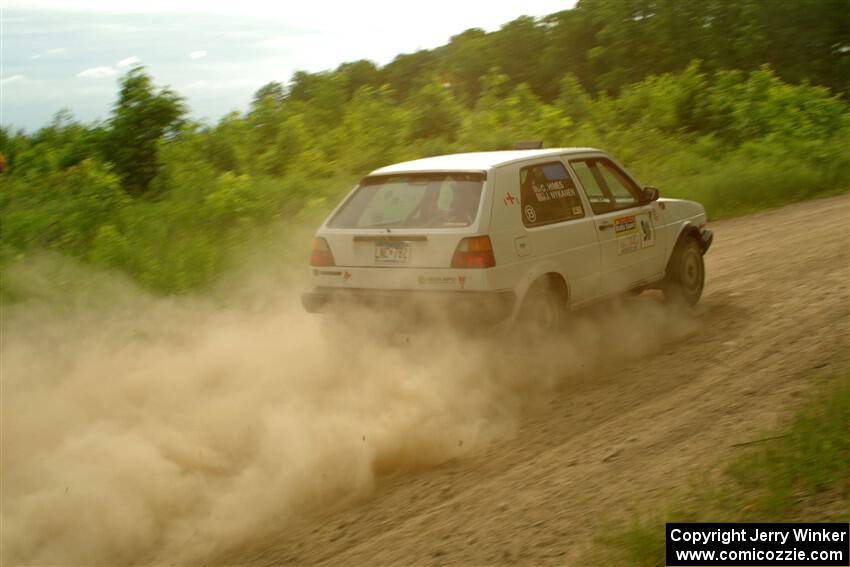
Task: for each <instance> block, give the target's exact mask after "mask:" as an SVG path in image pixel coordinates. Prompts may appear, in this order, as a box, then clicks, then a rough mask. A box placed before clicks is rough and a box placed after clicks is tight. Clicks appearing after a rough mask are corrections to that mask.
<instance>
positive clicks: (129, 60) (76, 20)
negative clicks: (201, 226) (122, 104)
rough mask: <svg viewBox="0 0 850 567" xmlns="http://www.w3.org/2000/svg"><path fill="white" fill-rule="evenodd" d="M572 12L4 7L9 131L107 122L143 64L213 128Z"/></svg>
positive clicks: (542, 7)
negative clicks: (283, 87)
mask: <svg viewBox="0 0 850 567" xmlns="http://www.w3.org/2000/svg"><path fill="white" fill-rule="evenodd" d="M573 4H574V2H573V1H570V0H566V1H564V0H561V1H554V0H526V1H525V2H522V3H519V2H480V1H475V2H451V1H448V0H432V1H430V2H427V3H425V2H422V3H407V2H386V1H381V2H379V1H375V0H371V1H361V2H329V1H326V0H318V1H313V2H300V3H298V4H297V5H296V4H294V3H293V4H289V3H285V2H280V3H278V4H270V3H268V2H261V1H259V0H242V1H241V2H228V3H221V4H216V3H210V2H199V1H196V0H185V1H176V0H175V1H171V2H169V1H167V0H148V1H146V2H137V1H134V0H129V1H124V2H119V1H117V0H115V1H105V0H78V1H75V2H73V3H71V2H64V1H61V0H27V1H21V0H3V8H2V9H1V11H2V13H0V18H2V34H0V38H2V56H0V62H1V63H2V68H0V124H2V125H4V126H13V127H23V128H26V129H27V130H35V129H37V128H39V127H41V126H43V125H44V124H46V123H47V122H48V121H49V120H50V119H51V117H52V116H53V115H54V114H55V113H56V112H57V111H59V110H60V109H63V108H67V109H70V110H71V111H72V113H73V114H74V116H75V117H77V118H78V119H80V120H82V121H84V122H90V121H94V120H98V119H105V118H107V117H108V116H109V112H110V109H111V107H112V105H113V103H114V101H115V97H116V94H117V90H118V86H117V85H118V80H119V78H120V76H121V75H122V74H123V73H125V72H126V71H127V70H128V69H129V68H131V67H132V66H133V65H136V64H142V65H145V66H146V67H147V70H148V72H149V73H151V74H152V75H153V77H154V79H155V81H156V82H157V83H158V84H160V85H169V86H171V87H172V88H173V89H175V90H176V91H177V92H179V93H180V94H181V95H183V96H185V97H186V98H187V99H188V103H189V107H190V109H191V113H192V116H193V117H195V118H200V119H206V120H208V121H215V120H218V119H219V118H220V117H221V116H223V115H224V114H225V113H227V112H229V111H231V110H239V111H244V110H246V109H247V107H248V105H249V103H250V100H251V96H252V95H253V93H254V92H255V91H256V90H257V88H259V87H260V86H262V85H264V84H266V83H268V82H270V81H281V82H286V81H287V80H288V79H289V78H290V77H291V75H292V73H293V72H295V71H296V70H300V69H303V70H307V71H321V70H324V69H332V68H335V67H336V66H338V65H339V64H340V63H343V62H346V61H354V60H357V59H371V60H372V61H375V62H376V63H378V64H381V65H383V64H386V63H388V62H389V61H391V60H392V59H393V57H395V56H396V55H397V54H399V53H406V52H411V51H415V50H416V49H421V48H433V47H436V46H439V45H442V44H444V43H446V42H447V41H448V40H449V38H450V37H451V36H452V35H455V34H457V33H460V32H462V31H463V30H465V29H468V28H470V27H480V28H484V29H487V30H488V31H489V30H495V29H498V28H499V26H501V25H502V24H504V23H506V22H508V21H510V20H512V19H514V18H516V17H518V16H521V15H523V14H527V15H531V16H543V15H546V14H550V13H553V12H557V11H559V10H563V9H567V8H571V7H572V5H573Z"/></svg>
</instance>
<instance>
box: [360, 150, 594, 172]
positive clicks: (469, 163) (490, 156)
mask: <svg viewBox="0 0 850 567" xmlns="http://www.w3.org/2000/svg"><path fill="white" fill-rule="evenodd" d="M599 151H601V150H598V149H596V148H547V149H545V150H505V151H496V152H470V153H465V154H449V155H445V156H434V157H428V158H422V159H415V160H412V161H404V162H401V163H396V164H393V165H388V166H386V167H382V168H379V169H376V170H375V171H373V172H372V173H370V174H369V175H386V174H388V173H413V172H428V171H486V170H488V169H490V168H492V167H495V166H497V165H504V164H506V163H511V162H515V161H522V160H527V159H532V158H538V157H546V156H559V155H564V154H575V153H583V152H599Z"/></svg>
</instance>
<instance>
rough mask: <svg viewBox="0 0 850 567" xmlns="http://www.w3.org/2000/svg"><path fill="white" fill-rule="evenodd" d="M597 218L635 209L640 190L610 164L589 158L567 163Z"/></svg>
mask: <svg viewBox="0 0 850 567" xmlns="http://www.w3.org/2000/svg"><path fill="white" fill-rule="evenodd" d="M570 165H571V166H572V168H573V170H574V171H575V172H576V175H577V176H578V178H579V181H581V184H582V187H584V190H585V193H587V198H588V200H589V201H590V206H591V208H592V209H593V212H594V213H596V214H602V213H607V212H611V211H618V210H620V209H628V208H631V207H636V206H638V205H639V204H640V202H641V200H640V195H641V192H640V189H639V188H638V187H637V185H635V183H634V182H633V181H632V180H631V179H629V177H628V176H627V175H626V174H625V173H624V172H623V171H622V170H621V169H620V168H619V167H617V166H616V165H614V163H613V162H612V161H611V160H608V159H605V158H590V159H582V160H574V161H570Z"/></svg>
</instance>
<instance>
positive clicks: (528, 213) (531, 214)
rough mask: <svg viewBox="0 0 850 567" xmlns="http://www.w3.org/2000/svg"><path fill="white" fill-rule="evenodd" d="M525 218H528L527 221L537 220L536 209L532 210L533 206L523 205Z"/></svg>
mask: <svg viewBox="0 0 850 567" xmlns="http://www.w3.org/2000/svg"><path fill="white" fill-rule="evenodd" d="M524 210H525V218H527V219H528V222H530V223H534V221H536V220H537V211H535V210H534V207H532V206H531V205H526V206H525V209H524Z"/></svg>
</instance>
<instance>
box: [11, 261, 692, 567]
mask: <svg viewBox="0 0 850 567" xmlns="http://www.w3.org/2000/svg"><path fill="white" fill-rule="evenodd" d="M57 266H58V267H57ZM5 277H6V280H7V282H9V281H11V284H12V285H17V286H19V287H23V288H26V290H27V293H28V297H29V298H28V299H26V300H24V301H19V302H17V303H11V304H9V305H6V306H5V307H4V312H3V322H2V323H3V325H2V326H3V328H2V330H3V336H2V453H3V454H2V491H3V492H2V494H3V497H2V510H0V513H2V517H1V518H0V519H1V520H2V542H0V543H2V557H0V560H2V561H1V562H2V563H3V564H4V565H26V564H30V565H36V564H37V565H83V564H86V565H92V564H110V565H132V564H164V563H175V562H176V563H181V564H191V563H192V562H193V561H194V562H197V561H198V560H199V558H200V557H202V556H205V557H210V556H214V554H215V551H216V549H220V548H223V547H227V546H229V545H233V544H235V543H238V542H239V541H240V540H241V539H246V538H248V537H250V536H253V535H256V534H258V533H260V532H262V531H263V530H269V529H277V530H279V529H282V527H283V526H285V525H286V524H287V523H288V522H291V521H293V520H294V519H297V518H301V517H303V516H304V515H305V514H309V513H315V512H316V511H317V510H322V509H326V508H327V507H329V506H341V505H345V504H346V503H350V502H352V501H355V500H357V499H362V498H364V497H367V496H368V494H369V493H370V491H371V490H372V488H373V487H374V485H375V482H376V480H377V479H378V478H379V477H380V476H381V475H383V474H387V473H390V472H395V471H404V470H411V469H415V468H417V467H427V466H433V465H435V464H438V463H440V462H444V461H446V460H448V459H453V458H457V457H462V456H463V455H464V454H465V453H467V452H469V451H475V450H476V449H477V448H480V447H481V446H483V445H485V444H487V443H490V442H492V441H494V440H496V439H505V438H508V437H510V436H511V435H512V434H513V432H515V431H516V428H517V427H518V426H519V423H520V421H521V418H522V413H523V411H524V408H526V407H527V406H528V403H529V402H530V401H531V400H533V399H535V398H539V397H541V396H543V397H546V396H551V395H568V394H569V381H570V380H571V379H581V376H582V374H583V373H586V372H588V371H589V370H590V369H591V368H593V367H596V366H599V364H600V363H601V362H603V361H610V360H611V359H612V358H617V357H620V358H629V357H635V356H640V355H642V354H644V353H646V352H651V351H654V350H657V349H658V348H659V346H658V345H663V343H664V342H665V341H667V342H669V341H670V340H672V339H675V338H678V337H682V336H684V335H686V334H688V333H690V332H692V331H693V330H694V329H695V328H696V326H697V324H698V323H697V320H696V319H695V318H693V317H686V316H680V315H675V316H671V314H670V313H669V311H668V310H666V309H665V308H664V307H663V306H662V305H661V304H660V303H659V302H658V301H656V300H653V299H651V298H650V299H640V300H637V301H630V302H627V303H625V304H622V305H613V306H609V307H605V308H603V311H604V312H603V313H599V312H596V313H589V314H584V315H580V316H578V317H576V318H575V320H574V321H573V322H572V325H571V331H570V332H569V333H567V334H566V335H565V336H563V337H556V338H553V339H552V340H550V341H546V343H545V344H527V341H524V340H523V337H519V336H508V337H505V338H501V339H498V340H497V339H473V338H471V337H470V336H469V335H468V334H459V333H457V332H454V331H452V330H450V329H449V328H447V327H446V326H444V325H439V324H436V325H434V326H433V328H429V329H428V330H420V331H419V332H417V333H415V334H413V335H411V336H410V337H406V338H405V340H388V338H387V337H386V335H385V334H382V333H381V332H379V331H380V329H382V328H383V327H384V325H383V322H382V321H381V320H380V319H379V318H376V317H375V316H374V315H373V314H370V313H368V312H360V313H357V314H356V316H355V317H354V319H355V320H356V321H357V324H356V327H355V328H353V329H351V330H350V331H349V332H347V333H340V332H338V331H339V330H338V329H337V330H334V329H333V328H331V329H330V332H329V331H328V329H324V330H323V329H322V325H321V323H320V318H319V317H317V316H312V315H308V314H306V313H304V312H303V311H302V309H301V307H300V304H299V302H298V292H299V291H300V290H301V289H303V286H302V284H301V282H300V280H298V278H295V279H288V278H286V277H284V276H280V275H279V274H270V273H268V272H263V271H262V270H259V271H257V273H254V274H251V275H246V276H245V277H244V278H242V279H241V280H240V281H238V282H230V284H231V285H229V286H226V287H224V288H222V289H219V290H217V291H215V292H214V293H210V294H208V295H206V296H204V297H181V298H158V297H153V296H151V295H149V294H146V293H144V292H142V291H140V290H138V289H137V288H135V287H134V286H133V285H131V284H130V283H129V282H126V281H124V280H122V279H120V278H118V277H116V276H112V275H104V274H92V273H91V272H88V271H85V270H82V269H81V268H79V267H76V266H74V265H72V264H68V263H67V261H64V260H63V261H60V260H57V259H56V258H44V259H40V260H37V261H34V262H31V263H29V264H27V265H26V266H18V267H17V268H15V270H14V271H12V272H10V273H9V274H6V276H5Z"/></svg>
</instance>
